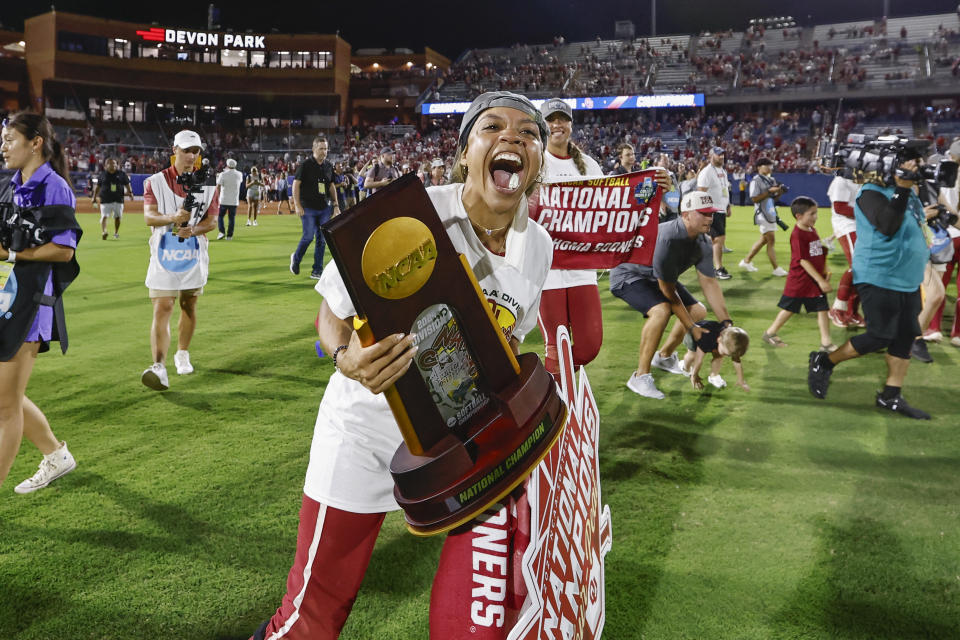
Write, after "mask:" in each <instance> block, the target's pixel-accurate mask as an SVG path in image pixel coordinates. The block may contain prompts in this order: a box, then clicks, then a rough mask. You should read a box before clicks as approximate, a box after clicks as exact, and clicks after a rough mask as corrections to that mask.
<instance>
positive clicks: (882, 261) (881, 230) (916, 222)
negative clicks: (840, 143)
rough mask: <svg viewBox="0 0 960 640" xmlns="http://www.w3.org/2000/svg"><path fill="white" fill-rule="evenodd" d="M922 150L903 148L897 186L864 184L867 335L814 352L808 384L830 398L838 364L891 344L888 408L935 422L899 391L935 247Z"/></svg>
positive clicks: (857, 260) (861, 254)
mask: <svg viewBox="0 0 960 640" xmlns="http://www.w3.org/2000/svg"><path fill="white" fill-rule="evenodd" d="M921 158H922V149H921V148H919V147H918V146H917V145H914V144H909V145H907V146H906V147H905V148H904V149H903V151H902V152H901V153H900V155H899V158H898V162H899V164H898V165H897V168H896V170H895V172H894V173H895V175H894V176H893V183H894V185H892V186H880V185H877V184H874V183H872V182H868V183H866V184H864V185H863V186H862V187H861V188H860V193H859V194H858V195H857V200H856V206H855V207H854V212H855V217H856V222H857V251H856V253H855V254H854V257H853V282H854V285H856V287H857V291H858V293H859V294H860V299H861V301H862V305H863V312H864V315H865V316H866V321H867V330H866V333H862V334H859V335H857V336H854V337H853V338H851V339H850V340H848V341H847V342H846V343H844V344H843V346H841V347H840V348H839V349H837V350H836V351H834V352H833V353H829V354H828V353H825V352H820V351H817V352H813V353H811V354H810V367H809V372H808V376H807V382H808V385H809V387H810V393H812V394H813V395H814V396H815V397H817V398H825V397H826V396H827V388H828V387H829V385H830V375H831V374H832V373H833V368H834V366H835V365H837V364H839V363H840V362H843V361H844V360H850V359H851V358H857V357H859V356H861V355H865V354H867V353H873V352H875V351H879V350H881V349H886V350H887V353H886V361H887V381H886V386H885V387H884V389H883V391H880V392H878V393H877V400H876V404H877V406H878V407H880V408H882V409H887V410H888V411H895V412H897V413H902V414H903V415H905V416H908V417H910V418H917V419H922V420H929V419H930V414H928V413H926V412H925V411H921V410H920V409H916V408H914V407H911V406H910V405H909V404H907V402H906V400H904V399H903V396H902V395H901V392H900V391H901V387H902V386H903V380H904V378H905V377H906V375H907V367H909V365H910V349H911V347H912V346H913V343H914V340H915V338H916V337H917V336H918V335H920V333H921V332H920V325H919V323H918V321H917V315H918V314H919V313H920V310H921V307H922V304H923V303H922V299H921V295H920V284H921V283H922V282H923V279H924V271H925V269H926V267H927V263H928V262H929V258H930V252H929V250H928V248H927V242H926V239H925V237H924V229H923V227H924V225H925V224H926V220H925V219H926V217H929V216H931V215H934V214H935V212H936V208H935V207H927V208H926V209H924V207H923V204H922V203H921V202H920V199H919V198H918V197H917V195H916V194H915V193H914V186H915V185H916V184H917V183H918V182H919V180H920V179H921V177H920V175H919V173H918V169H919V166H920V163H921Z"/></svg>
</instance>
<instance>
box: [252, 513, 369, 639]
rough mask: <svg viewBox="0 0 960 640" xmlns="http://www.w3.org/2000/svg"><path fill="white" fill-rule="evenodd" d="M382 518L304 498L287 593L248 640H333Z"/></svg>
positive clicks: (361, 577) (354, 590)
mask: <svg viewBox="0 0 960 640" xmlns="http://www.w3.org/2000/svg"><path fill="white" fill-rule="evenodd" d="M383 518H384V514H383V513H352V512H350V511H342V510H340V509H335V508H334V507H330V506H328V505H325V504H322V503H320V502H317V501H316V500H313V499H311V498H308V497H307V496H306V495H304V496H303V505H302V506H301V507H300V525H299V527H298V528H297V552H296V555H295V556H294V559H293V566H292V567H291V568H290V573H289V574H288V575H287V592H286V594H284V596H283V601H282V603H281V605H280V608H279V609H277V612H276V613H275V614H274V615H273V617H272V618H271V619H270V620H269V621H268V622H267V625H266V627H265V628H264V629H262V630H260V631H258V632H257V633H256V635H254V636H253V638H252V640H280V638H283V639H284V640H335V639H336V638H337V636H339V635H340V630H341V629H342V628H343V625H344V624H345V623H346V621H347V616H348V615H350V609H352V608H353V602H354V600H356V598H357V591H359V589H360V583H361V582H363V575H364V574H365V573H366V571H367V565H368V564H369V563H370V554H372V553H373V545H374V542H376V540H377V534H378V533H379V532H380V526H381V525H382V524H383Z"/></svg>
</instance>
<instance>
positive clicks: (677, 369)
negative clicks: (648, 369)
mask: <svg viewBox="0 0 960 640" xmlns="http://www.w3.org/2000/svg"><path fill="white" fill-rule="evenodd" d="M650 366H653V367H656V368H657V369H663V370H664V371H667V372H669V373H675V374H677V375H680V376H682V375H686V374H685V373H684V371H683V367H682V366H681V365H680V358H678V357H677V354H676V353H671V354H670V355H669V356H667V357H666V358H664V357H663V356H661V355H660V352H659V351H654V352H653V360H651V361H650Z"/></svg>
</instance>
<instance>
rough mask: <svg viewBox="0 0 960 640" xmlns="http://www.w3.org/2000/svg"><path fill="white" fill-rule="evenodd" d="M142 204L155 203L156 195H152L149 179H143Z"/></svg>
mask: <svg viewBox="0 0 960 640" xmlns="http://www.w3.org/2000/svg"><path fill="white" fill-rule="evenodd" d="M143 204H154V205H155V204H157V196H155V195H153V187H152V186H150V181H149V180H144V181H143Z"/></svg>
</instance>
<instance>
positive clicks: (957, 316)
mask: <svg viewBox="0 0 960 640" xmlns="http://www.w3.org/2000/svg"><path fill="white" fill-rule="evenodd" d="M954 267H957V292H958V293H957V306H956V308H955V309H954V310H953V327H952V328H951V329H950V337H951V338H954V337H956V336H960V238H954V239H953V260H951V261H950V262H948V263H947V270H946V271H944V272H943V288H944V289H946V288H947V287H948V286H949V285H950V280H951V279H952V278H953V268H954ZM946 303H947V297H946V296H944V297H943V302H941V303H940V307H939V308H938V309H937V311H936V312H935V313H934V314H933V317H932V318H931V319H930V331H940V321H941V320H942V319H943V306H944V305H945V304H946Z"/></svg>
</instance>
